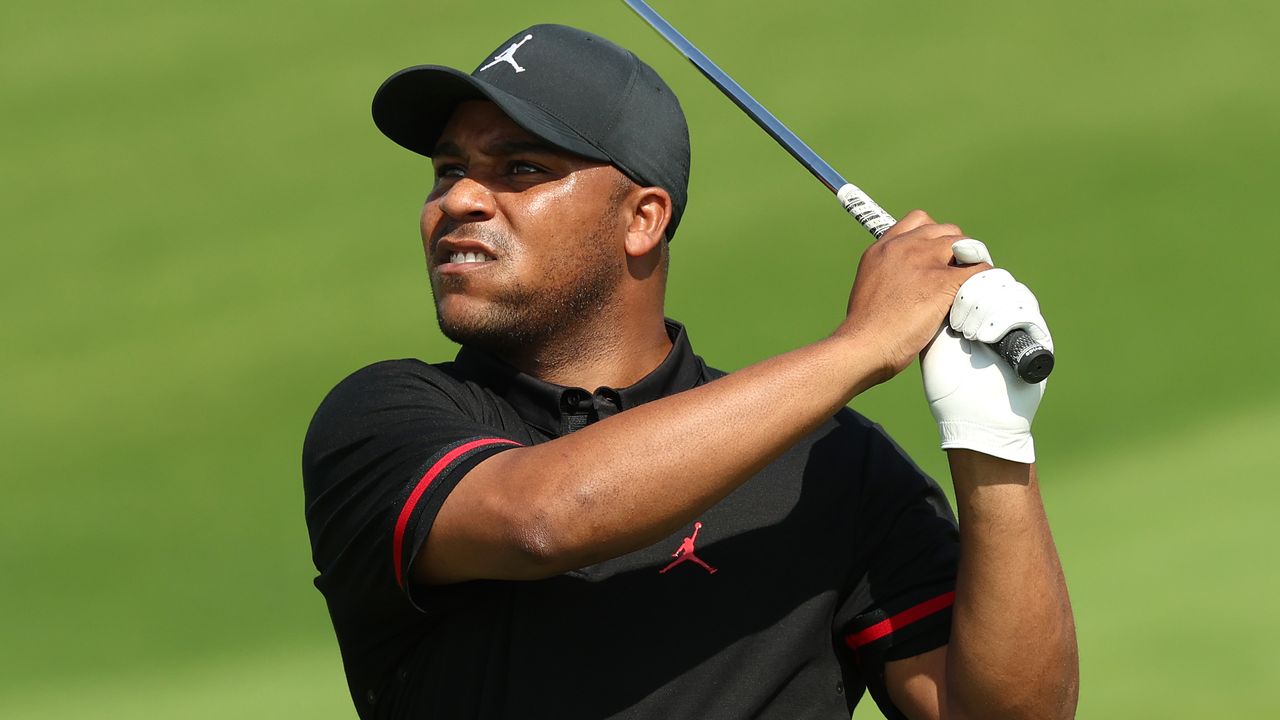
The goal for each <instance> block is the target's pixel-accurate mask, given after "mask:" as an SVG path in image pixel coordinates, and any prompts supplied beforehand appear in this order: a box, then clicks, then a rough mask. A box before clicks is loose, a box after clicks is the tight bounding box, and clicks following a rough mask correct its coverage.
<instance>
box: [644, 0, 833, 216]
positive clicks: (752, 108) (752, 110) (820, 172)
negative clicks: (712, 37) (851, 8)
mask: <svg viewBox="0 0 1280 720" xmlns="http://www.w3.org/2000/svg"><path fill="white" fill-rule="evenodd" d="M624 1H625V2H626V3H627V5H628V6H629V7H630V8H631V9H632V10H634V11H636V14H638V15H639V16H640V17H641V18H644V21H645V22H647V23H649V25H650V26H651V27H652V28H653V29H654V30H657V31H658V34H659V35H661V36H662V37H664V38H666V40H667V42H669V43H671V44H672V45H674V46H675V47H676V49H677V50H679V51H680V52H681V53H682V54H683V55H684V56H685V57H686V58H688V59H689V62H691V63H693V65H694V67H696V68H698V70H699V71H700V72H701V73H702V74H703V75H705V76H706V77H707V79H708V80H710V81H711V84H713V85H715V86H716V87H718V88H720V92H723V93H724V94H725V95H727V96H728V97H729V99H730V100H733V102H734V104H736V105H737V106H738V107H740V108H742V111H743V112H745V113H746V114H747V117H749V118H751V119H752V120H754V121H755V122H756V124H757V125H759V126H760V128H761V129H762V130H764V131H765V132H767V133H769V135H770V136H771V137H772V138H773V139H774V140H776V141H777V142H778V144H779V145H781V146H782V147H784V148H786V151H787V152H789V153H791V156H792V157H794V158H795V159H796V160H798V161H799V162H800V164H801V165H803V166H804V167H805V168H806V169H808V170H809V172H811V173H813V176H814V177H816V178H818V180H819V181H821V182H822V184H823V185H826V186H827V189H828V190H830V191H831V192H833V193H834V192H838V191H839V190H840V188H842V187H844V186H845V185H847V184H848V182H847V181H846V180H845V179H844V177H842V176H841V175H840V173H838V172H836V170H835V168H833V167H831V165H829V164H828V163H827V161H826V160H823V159H822V158H821V157H819V156H818V153H816V152H814V151H813V149H812V148H810V147H809V146H808V145H806V144H805V143H804V141H803V140H801V139H800V138H799V137H797V136H796V134H795V133H793V132H791V128H788V127H787V126H786V125H784V124H783V123H782V121H781V120H779V119H778V118H777V117H775V116H774V114H773V113H771V112H769V110H768V108H766V107H765V106H763V105H761V104H760V103H759V102H757V101H756V99H755V98H753V97H751V93H748V92H747V91H746V90H744V89H743V88H742V86H741V85H739V84H738V83H737V82H735V81H734V79H733V78H731V77H729V75H728V73H726V72H725V71H723V70H721V69H720V67H719V66H718V65H716V64H715V63H714V62H712V61H711V58H709V57H707V56H706V55H704V54H703V53H702V51H701V50H699V49H698V48H697V47H695V46H694V44H693V43H691V42H689V41H688V39H686V38H685V36H684V35H681V34H680V31H679V30H676V29H675V28H674V27H672V26H671V23H669V22H667V21H666V20H665V19H664V18H663V17H662V16H661V15H659V14H658V13H657V11H655V10H654V9H653V8H651V7H649V6H648V4H646V3H645V2H644V1H643V0H624Z"/></svg>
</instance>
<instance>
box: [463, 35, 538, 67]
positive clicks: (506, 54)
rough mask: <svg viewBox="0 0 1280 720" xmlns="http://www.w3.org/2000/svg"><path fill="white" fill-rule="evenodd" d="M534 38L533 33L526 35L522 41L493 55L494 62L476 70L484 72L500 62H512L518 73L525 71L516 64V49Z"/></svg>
mask: <svg viewBox="0 0 1280 720" xmlns="http://www.w3.org/2000/svg"><path fill="white" fill-rule="evenodd" d="M532 38H533V36H532V35H525V36H524V39H523V40H521V41H520V42H517V43H511V47H509V48H507V49H506V50H503V51H502V52H501V53H498V54H497V55H494V56H493V62H491V63H489V64H488V65H485V66H484V67H482V68H480V69H479V70H477V71H476V72H484V71H485V70H488V69H489V68H491V67H493V66H494V65H497V64H498V63H510V64H511V67H513V68H515V69H516V72H518V73H522V72H524V68H522V67H520V66H519V65H517V64H516V50H519V49H520V46H521V45H523V44H525V43H526V42H528V41H529V40H530V39H532Z"/></svg>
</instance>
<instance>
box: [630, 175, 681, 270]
mask: <svg viewBox="0 0 1280 720" xmlns="http://www.w3.org/2000/svg"><path fill="white" fill-rule="evenodd" d="M625 207H630V208H633V210H632V212H631V219H630V222H629V223H628V224H627V239H626V251H627V255H628V256H630V257H643V256H645V255H648V254H649V253H651V252H653V249H654V248H657V247H661V245H662V241H663V239H664V238H665V237H666V232H667V223H669V222H671V195H669V194H668V193H667V191H666V190H663V189H662V188H660V187H640V188H636V189H635V190H633V191H632V196H631V202H629V203H627V204H626V205H625Z"/></svg>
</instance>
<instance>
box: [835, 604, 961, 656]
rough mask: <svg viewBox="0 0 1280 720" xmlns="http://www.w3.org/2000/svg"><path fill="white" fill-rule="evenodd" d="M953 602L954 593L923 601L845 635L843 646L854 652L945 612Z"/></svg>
mask: <svg viewBox="0 0 1280 720" xmlns="http://www.w3.org/2000/svg"><path fill="white" fill-rule="evenodd" d="M955 601H956V594H955V592H954V591H953V592H949V593H943V594H942V595H939V596H938V597H936V598H933V599H932V600H925V601H924V602H922V603H920V604H919V605H915V606H913V607H909V608H907V609H906V610H903V611H902V612H900V613H898V614H897V615H894V616H892V617H890V618H888V619H887V620H881V621H880V622H878V623H876V624H875V625H872V626H871V627H867V628H863V629H861V630H859V631H858V632H856V633H853V634H851V635H846V636H845V638H844V644H845V645H848V646H849V647H850V648H852V649H854V650H857V649H858V648H860V647H862V646H863V645H867V644H870V643H873V642H875V641H877V640H879V639H880V638H882V637H884V636H885V635H888V634H890V633H894V632H897V631H898V630H901V629H902V628H905V627H906V626H908V625H910V624H911V623H913V622H917V621H919V620H923V619H925V618H927V617H929V616H930V615H932V614H934V613H936V612H939V611H941V610H946V609H947V608H949V607H951V606H952V605H953V604H955Z"/></svg>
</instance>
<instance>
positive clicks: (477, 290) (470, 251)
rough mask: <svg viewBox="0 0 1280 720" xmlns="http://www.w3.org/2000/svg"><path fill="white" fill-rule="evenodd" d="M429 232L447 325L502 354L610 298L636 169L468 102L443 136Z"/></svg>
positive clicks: (463, 338)
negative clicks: (574, 150) (550, 139)
mask: <svg viewBox="0 0 1280 720" xmlns="http://www.w3.org/2000/svg"><path fill="white" fill-rule="evenodd" d="M432 161H433V165H434V166H435V176H436V181H435V186H434V187H433V189H432V191H431V195H430V196H429V197H428V198H427V202H426V205H425V206H424V207H423V209H422V243H423V248H424V250H425V251H426V255H427V267H428V270H429V271H430V274H431V291H432V294H433V296H434V297H435V303H436V315H437V317H438V319H439V322H440V329H441V330H443V331H444V333H445V335H446V336H448V337H449V338H450V339H452V340H454V341H455V342H458V343H462V344H467V345H475V346H480V347H484V348H487V349H489V350H491V351H494V352H498V353H499V354H501V353H504V352H506V351H511V350H515V349H517V348H527V347H529V346H530V345H533V344H538V343H545V342H548V341H551V340H553V339H554V338H556V337H557V336H560V335H563V334H564V333H565V332H566V331H567V330H569V329H570V328H572V327H573V326H574V325H576V324H580V323H582V322H584V321H587V319H588V318H592V317H595V316H598V315H599V314H600V311H602V310H604V309H606V308H608V307H610V305H611V304H612V302H613V300H614V299H615V294H616V292H617V289H618V287H619V283H620V282H621V281H622V278H623V276H624V275H625V272H626V258H625V253H624V251H623V243H622V239H623V237H624V234H625V232H624V231H625V228H626V218H625V217H624V216H623V214H622V212H621V209H620V200H621V198H622V196H623V194H624V193H623V190H624V189H625V187H626V184H625V182H626V178H625V176H623V175H622V174H621V173H620V172H619V171H618V170H617V169H616V168H614V167H613V166H611V165H606V164H600V163H596V162H593V161H590V160H587V159H585V158H581V157H579V156H577V155H572V154H570V153H567V152H564V151H563V150H560V149H558V148H555V147H553V146H551V145H548V144H547V143H546V142H545V141H543V140H541V139H539V138H537V137H536V136H534V135H532V134H530V133H528V132H526V131H525V130H523V129H522V128H520V127H519V126H518V125H516V124H515V123H514V122H513V121H512V120H511V119H510V118H508V117H507V116H506V115H505V114H503V113H502V111H501V110H499V109H498V107H497V106H496V105H494V104H493V103H489V102H478V101H476V102H466V103H463V104H461V105H459V106H458V109H457V110H456V111H455V112H454V114H453V116H452V118H451V119H450V120H449V123H448V125H446V126H445V129H444V132H443V133H442V134H441V136H440V140H439V142H438V143H437V145H436V149H435V152H434V157H433V158H432Z"/></svg>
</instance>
